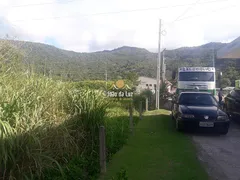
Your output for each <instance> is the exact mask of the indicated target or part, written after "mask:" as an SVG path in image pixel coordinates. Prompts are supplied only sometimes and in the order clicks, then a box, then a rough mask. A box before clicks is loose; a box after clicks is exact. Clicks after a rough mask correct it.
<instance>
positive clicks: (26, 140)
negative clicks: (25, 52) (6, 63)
mask: <svg viewBox="0 0 240 180" xmlns="http://www.w3.org/2000/svg"><path fill="white" fill-rule="evenodd" d="M0 94H1V96H0V179H43V178H44V177H45V176H44V174H45V173H44V172H45V170H46V169H56V170H57V171H58V172H60V173H62V177H64V176H65V175H64V171H63V170H62V168H61V167H62V166H61V165H62V164H67V163H68V162H69V160H71V159H72V157H73V156H81V155H82V154H84V153H85V152H86V151H87V150H88V149H94V148H95V147H96V139H94V138H95V137H96V131H97V129H98V127H99V125H100V124H102V123H103V120H104V116H105V111H106V108H107V107H108V102H107V101H106V99H105V97H104V96H103V95H102V94H101V92H96V91H94V90H81V91H77V90H76V89H75V88H74V86H73V85H71V83H63V82H60V81H53V80H51V79H48V78H44V77H39V76H30V77H29V76H27V75H26V74H23V73H18V74H14V73H7V74H6V73H5V74H0ZM89 144H90V146H89Z"/></svg>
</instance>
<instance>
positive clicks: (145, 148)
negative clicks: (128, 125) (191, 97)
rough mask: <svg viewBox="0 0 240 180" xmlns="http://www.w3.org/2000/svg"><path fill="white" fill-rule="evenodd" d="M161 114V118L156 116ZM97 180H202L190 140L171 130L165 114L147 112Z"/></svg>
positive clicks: (171, 127) (202, 169) (166, 112)
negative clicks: (102, 175)
mask: <svg viewBox="0 0 240 180" xmlns="http://www.w3.org/2000/svg"><path fill="white" fill-rule="evenodd" d="M160 114H161V115H160ZM100 179H106V180H110V179H112V180H113V179H117V180H120V179H126V180H127V179H129V180H130V179H132V180H135V179H137V180H148V179H151V180H154V179H156V180H160V179H163V180H190V179H191V180H206V179H208V175H207V173H206V172H205V170H204V168H203V167H202V165H201V164H200V162H199V161H198V159H197V156H196V149H195V147H194V145H193V144H192V142H191V140H190V137H188V136H186V135H184V134H183V133H178V132H176V131H175V130H174V128H173V124H172V121H171V119H170V117H169V111H165V110H160V111H150V112H147V113H145V117H144V118H143V120H142V121H140V122H139V124H138V125H137V127H136V129H135V133H134V135H133V136H132V137H131V138H129V140H128V142H127V144H126V145H125V146H124V147H123V148H122V149H121V150H120V151H119V152H117V153H116V154H115V155H114V156H113V159H112V161H110V163H109V164H108V166H107V173H106V174H105V176H104V177H101V178H100Z"/></svg>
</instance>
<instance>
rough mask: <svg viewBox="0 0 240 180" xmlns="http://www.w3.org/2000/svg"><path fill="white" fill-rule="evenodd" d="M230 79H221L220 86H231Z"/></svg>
mask: <svg viewBox="0 0 240 180" xmlns="http://www.w3.org/2000/svg"><path fill="white" fill-rule="evenodd" d="M231 84H232V83H231V81H230V79H229V78H223V79H222V80H221V86H222V87H228V86H231Z"/></svg>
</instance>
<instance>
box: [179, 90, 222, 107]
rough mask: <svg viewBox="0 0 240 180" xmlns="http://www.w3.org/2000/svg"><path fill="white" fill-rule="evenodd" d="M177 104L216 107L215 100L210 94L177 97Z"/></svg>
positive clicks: (188, 94)
mask: <svg viewBox="0 0 240 180" xmlns="http://www.w3.org/2000/svg"><path fill="white" fill-rule="evenodd" d="M179 104H182V105H194V106H217V105H218V103H217V101H216V99H215V98H214V97H213V96H212V95H210V94H197V93H184V94H181V95H180V97H179Z"/></svg>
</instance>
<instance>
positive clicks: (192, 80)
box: [177, 67, 216, 95]
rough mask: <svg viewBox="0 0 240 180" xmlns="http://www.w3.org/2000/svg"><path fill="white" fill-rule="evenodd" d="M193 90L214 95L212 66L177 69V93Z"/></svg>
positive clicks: (214, 80)
mask: <svg viewBox="0 0 240 180" xmlns="http://www.w3.org/2000/svg"><path fill="white" fill-rule="evenodd" d="M195 90H198V91H206V92H211V93H212V94H213V95H216V73H215V68H214V67H180V68H179V69H178V79H177V94H179V93H181V92H183V91H195Z"/></svg>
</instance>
